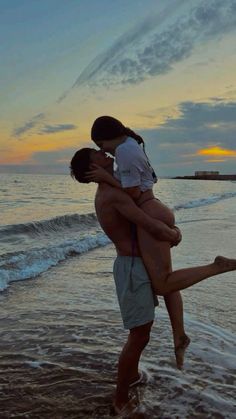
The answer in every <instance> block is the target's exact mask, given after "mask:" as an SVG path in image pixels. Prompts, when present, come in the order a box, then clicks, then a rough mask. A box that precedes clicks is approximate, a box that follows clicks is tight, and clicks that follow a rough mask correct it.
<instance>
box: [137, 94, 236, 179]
mask: <svg viewBox="0 0 236 419" xmlns="http://www.w3.org/2000/svg"><path fill="white" fill-rule="evenodd" d="M157 112H158V111H156V113H157ZM150 113H151V114H152V115H154V112H153V111H151V112H150ZM174 114H175V116H174V117H168V118H167V119H166V121H165V122H164V123H163V124H162V125H160V126H158V127H156V128H151V129H144V130H141V131H140V132H139V134H141V135H142V137H143V138H144V140H146V145H147V147H146V148H147V152H148V155H150V156H151V160H152V163H153V165H154V167H155V166H156V168H157V170H158V168H160V167H167V165H168V172H167V174H169V173H170V172H171V170H172V169H173V168H174V167H177V166H178V169H175V173H176V172H179V173H181V170H182V174H186V172H184V170H183V167H184V166H183V165H187V164H189V165H190V168H192V171H194V170H204V167H205V166H204V165H203V164H204V163H208V164H211V165H214V164H215V165H216V170H218V166H217V165H220V164H222V165H223V163H224V162H223V161H222V160H224V161H225V163H224V164H225V169H224V172H225V173H227V172H229V173H230V172H232V173H235V156H236V149H235V138H236V102H219V101H218V100H215V101H211V102H208V103H207V102H200V103H194V102H183V103H180V104H179V105H178V108H177V112H175V113H174ZM206 158H208V160H206ZM216 160H217V161H216ZM219 160H221V162H220V161H219ZM176 162H178V164H177V166H176ZM181 168H182V169H181ZM165 170H167V169H165ZM164 173H165V174H166V172H164Z"/></svg>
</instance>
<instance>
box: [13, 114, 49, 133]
mask: <svg viewBox="0 0 236 419" xmlns="http://www.w3.org/2000/svg"><path fill="white" fill-rule="evenodd" d="M44 118H45V114H44V113H39V114H37V115H35V116H33V117H32V118H31V119H29V120H28V121H26V122H25V123H24V124H23V125H21V126H19V127H17V128H15V129H14V130H13V133H12V135H13V137H16V138H20V137H21V136H22V135H23V134H25V133H27V132H29V131H31V130H32V129H33V128H35V127H36V126H37V125H38V123H39V122H41V121H43V120H44Z"/></svg>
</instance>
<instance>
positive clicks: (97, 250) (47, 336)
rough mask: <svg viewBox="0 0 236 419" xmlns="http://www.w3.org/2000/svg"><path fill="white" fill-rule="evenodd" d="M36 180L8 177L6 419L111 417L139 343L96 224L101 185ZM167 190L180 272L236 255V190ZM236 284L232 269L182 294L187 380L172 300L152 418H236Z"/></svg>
mask: <svg viewBox="0 0 236 419" xmlns="http://www.w3.org/2000/svg"><path fill="white" fill-rule="evenodd" d="M36 178H37V176H36ZM36 180H37V182H35V179H32V178H30V177H29V176H27V175H21V178H19V177H18V178H16V177H14V176H13V175H11V176H10V177H8V179H7V181H6V178H5V177H4V176H2V178H1V181H2V184H1V190H2V191H5V192H3V194H4V195H5V197H4V200H2V201H1V202H0V204H1V205H2V206H1V210H2V214H3V220H4V221H2V224H1V228H0V234H1V242H0V245H1V256H0V281H1V282H0V284H1V289H2V292H1V293H0V304H1V316H0V323H1V345H0V373H1V390H0V417H1V418H3V419H5V418H12V417H17V418H20V417H22V418H32V419H33V418H34V419H35V418H36V419H38V418H40V419H41V418H50V419H51V418H55V419H59V418H88V419H89V418H109V417H110V408H111V403H112V397H113V393H114V390H115V380H116V370H117V359H118V355H119V352H120V350H121V348H122V345H123V344H124V341H125V339H126V337H127V332H126V331H124V330H123V325H122V322H121V318H120V313H119V307H118V303H117V299H116V294H115V286H114V282H113V278H112V267H113V261H114V258H115V250H114V247H113V245H112V244H111V243H110V242H109V240H108V239H107V238H106V236H105V235H104V234H103V232H102V231H101V229H100V228H99V226H98V224H97V221H96V217H95V215H94V208H93V195H94V191H95V185H91V186H88V187H86V188H85V187H84V185H83V187H82V188H81V187H80V186H78V185H77V184H74V183H73V182H72V181H71V180H70V179H68V177H66V176H42V175H41V176H38V178H37V179H36ZM158 183H159V184H158V185H157V186H158V189H157V192H156V195H157V193H158V195H159V197H160V199H163V201H164V202H165V203H167V204H168V205H170V206H171V207H172V208H174V209H175V215H176V223H177V225H179V227H180V228H181V231H182V233H183V241H182V243H181V245H179V246H178V247H177V248H174V249H173V267H174V269H178V268H180V267H190V266H196V265H200V264H206V263H209V262H211V261H212V260H213V258H214V257H215V256H216V255H218V254H223V255H225V256H226V255H227V256H229V257H235V249H236V239H235V237H236V225H235V216H236V205H235V204H236V184H235V183H233V182H211V181H210V182H208V181H206V182H204V181H199V182H198V184H197V185H196V182H194V181H193V183H192V181H189V183H188V182H187V181H181V180H176V181H175V180H165V179H163V180H160V181H159V182H158ZM200 183H201V184H200ZM219 183H220V184H219ZM195 185H196V186H195ZM23 194H25V195H23ZM27 194H28V195H27ZM6 204H8V207H7V205H6ZM235 279H236V274H235V272H229V273H227V274H224V275H220V276H218V277H214V278H211V279H209V280H206V281H203V282H202V283H200V284H197V285H195V286H194V287H192V288H191V289H187V290H184V291H182V295H183V299H184V309H185V324H186V332H187V333H188V335H189V336H190V338H191V345H190V347H189V350H188V351H187V353H186V359H185V365H184V369H183V370H182V371H179V370H178V369H177V368H176V366H175V360H174V352H173V342H172V336H171V329H170V324H169V320H168V316H167V314H166V310H165V306H164V302H163V300H162V298H160V306H159V307H158V308H157V309H156V318H155V323H154V326H153V329H152V334H151V340H150V342H149V344H148V347H147V348H146V349H145V351H144V354H143V357H142V360H141V367H142V368H143V369H144V370H145V371H147V373H148V376H149V377H150V382H149V383H148V385H147V386H141V387H139V388H136V389H134V390H132V391H133V393H134V394H136V396H137V397H138V398H139V400H140V404H142V406H143V415H144V417H149V418H160V417H161V418H234V412H235V402H234V385H235V364H236V363H235V358H236V357H235V343H236V340H235V330H236V326H235V303H234V300H235V297H234V296H235Z"/></svg>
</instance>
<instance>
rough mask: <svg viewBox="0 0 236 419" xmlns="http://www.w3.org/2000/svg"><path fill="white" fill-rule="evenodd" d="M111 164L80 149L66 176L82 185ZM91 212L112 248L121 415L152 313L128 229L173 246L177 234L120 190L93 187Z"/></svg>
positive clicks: (128, 406) (129, 406)
mask: <svg viewBox="0 0 236 419" xmlns="http://www.w3.org/2000/svg"><path fill="white" fill-rule="evenodd" d="M113 162H114V160H113V159H112V158H110V157H107V156H106V155H105V153H103V152H102V151H96V150H94V149H89V148H85V149H81V150H79V151H77V153H76V154H75V155H74V157H73V158H72V160H71V174H72V176H73V177H74V178H75V179H76V180H78V181H79V182H82V183H88V181H87V180H86V172H87V171H88V170H89V166H90V165H91V164H92V163H95V164H97V165H100V166H102V167H103V168H105V169H106V170H107V171H109V172H110V173H112V172H113ZM95 208H96V213H97V218H98V220H99V223H100V225H101V227H102V229H103V230H104V232H105V233H106V235H107V236H108V237H109V238H110V239H111V241H112V242H113V243H114V245H115V247H116V251H117V258H116V260H115V263H114V271H113V272H114V279H115V285H116V291H117V296H118V301H119V305H120V310H121V315H122V319H123V323H124V327H125V329H129V335H128V339H127V342H126V343H125V345H124V347H123V349H122V352H121V354H120V357H119V363H118V378H117V387H116V393H115V400H114V410H115V413H117V414H125V413H129V412H131V411H132V410H133V409H134V407H135V406H134V401H133V400H129V388H130V386H131V385H132V384H134V383H135V382H136V381H139V380H140V378H141V377H140V374H139V371H138V364H139V360H140V356H141V354H142V351H143V350H144V348H145V346H146V345H147V343H148V341H149V337H150V331H151V327H152V324H153V320H154V310H155V306H156V305H157V304H158V302H157V298H156V296H154V294H153V292H152V289H151V283H150V280H149V278H148V275H147V272H146V269H145V267H144V265H143V262H142V259H141V256H140V252H139V249H138V245H137V242H136V241H135V234H134V232H135V230H134V227H135V226H134V225H139V226H140V227H142V228H144V229H145V230H146V231H148V232H149V233H150V234H152V235H153V236H155V237H157V238H158V239H159V240H164V241H165V240H168V241H170V242H172V243H173V244H174V245H177V244H178V243H179V242H180V240H181V233H180V231H179V229H178V228H177V227H176V228H173V229H171V228H169V227H168V226H167V225H166V224H164V223H162V222H161V221H158V220H154V219H153V218H151V217H149V216H148V215H147V214H145V213H144V212H143V211H142V210H140V209H139V208H138V207H137V206H136V205H135V204H134V202H133V200H132V199H131V198H130V197H129V196H128V195H127V194H126V193H125V192H124V191H122V190H118V189H117V188H114V187H112V186H110V185H108V184H106V183H100V184H99V185H98V188H97V192H96V197H95ZM131 227H133V228H131Z"/></svg>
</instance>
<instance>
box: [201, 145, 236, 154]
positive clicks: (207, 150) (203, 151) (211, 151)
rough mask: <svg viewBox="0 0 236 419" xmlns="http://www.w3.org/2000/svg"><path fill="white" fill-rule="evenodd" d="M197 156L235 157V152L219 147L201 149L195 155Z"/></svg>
mask: <svg viewBox="0 0 236 419" xmlns="http://www.w3.org/2000/svg"><path fill="white" fill-rule="evenodd" d="M196 155H197V156H225V157H236V151H235V150H229V149H226V148H222V147H219V146H215V147H208V148H202V149H201V150H198V151H197V153H196Z"/></svg>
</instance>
